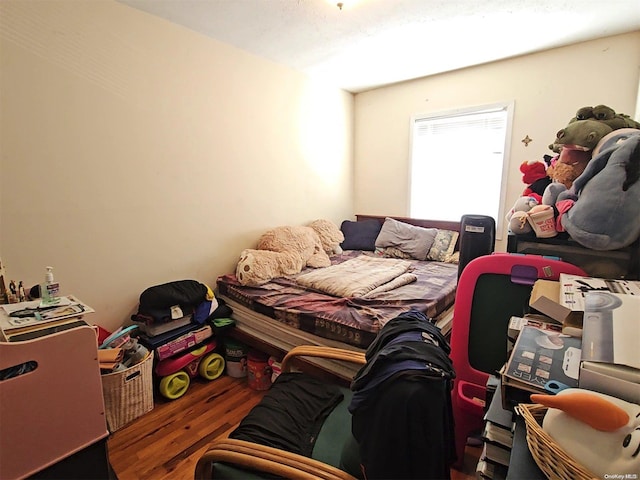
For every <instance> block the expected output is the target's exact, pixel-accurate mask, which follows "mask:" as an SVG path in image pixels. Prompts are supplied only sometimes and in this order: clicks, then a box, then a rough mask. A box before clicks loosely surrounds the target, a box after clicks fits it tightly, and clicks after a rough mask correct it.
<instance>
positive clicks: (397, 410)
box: [349, 310, 456, 480]
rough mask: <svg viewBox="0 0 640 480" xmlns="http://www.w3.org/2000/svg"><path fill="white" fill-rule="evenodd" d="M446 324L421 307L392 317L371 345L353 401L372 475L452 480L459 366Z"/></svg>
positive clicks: (364, 461) (354, 429)
mask: <svg viewBox="0 0 640 480" xmlns="http://www.w3.org/2000/svg"><path fill="white" fill-rule="evenodd" d="M449 353H450V347H449V344H448V342H447V340H446V338H445V337H444V336H443V335H442V333H441V332H440V330H439V329H438V328H437V327H436V326H435V325H433V324H432V323H431V322H429V319H428V318H427V317H426V316H425V315H424V314H423V313H421V312H419V311H417V310H411V311H409V312H407V313H404V314H401V315H400V316H398V317H396V318H394V319H393V320H390V321H389V322H388V323H387V324H386V325H385V326H384V327H383V328H382V330H381V331H380V333H379V334H378V336H377V337H376V339H375V340H374V342H373V343H372V344H371V345H370V346H369V348H368V349H367V352H366V358H367V363H366V365H364V366H363V367H362V368H361V369H360V371H359V372H358V373H357V374H356V376H355V378H354V380H353V382H352V384H351V389H352V390H353V392H354V395H353V399H352V402H351V404H350V405H349V411H350V412H351V413H352V432H353V435H354V437H355V439H356V440H357V442H358V444H359V450H360V457H361V462H362V468H363V471H364V473H365V476H366V478H367V479H368V480H372V479H389V478H393V479H401V478H402V479H404V478H420V479H428V478H433V479H448V478H450V473H449V469H450V467H451V465H452V464H453V462H454V461H455V459H456V457H455V443H454V428H453V413H452V407H451V389H452V386H453V379H454V378H455V372H454V369H453V364H452V362H451V359H450V358H449Z"/></svg>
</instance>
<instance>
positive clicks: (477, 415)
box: [451, 253, 586, 465]
mask: <svg viewBox="0 0 640 480" xmlns="http://www.w3.org/2000/svg"><path fill="white" fill-rule="evenodd" d="M560 273H566V274H572V275H585V276H586V273H585V272H584V271H583V270H582V269H580V268H578V267H576V266H575V265H571V264H570V263H566V262H563V261H561V260H559V259H555V258H550V257H543V256H540V255H519V254H510V253H494V254H492V255H485V256H481V257H478V258H475V259H474V260H472V261H471V262H469V263H468V264H467V265H466V266H465V268H464V270H463V271H462V274H461V276H460V279H459V281H458V289H457V293H456V301H455V307H454V313H453V325H452V328H451V359H452V360H453V366H454V368H455V370H456V379H455V381H454V385H453V391H452V404H453V416H454V420H455V435H456V454H457V457H458V459H457V465H460V464H462V461H463V460H464V448H465V445H466V443H467V438H468V437H469V436H470V435H472V434H474V433H476V432H479V431H480V430H481V429H482V426H483V417H484V403H485V401H486V384H487V380H488V379H489V375H490V374H493V373H496V372H497V371H498V370H499V369H500V368H501V367H502V365H503V364H504V363H505V362H506V360H507V328H508V324H509V319H510V318H511V316H522V315H524V314H525V313H528V305H529V297H530V295H531V288H532V286H533V283H534V282H535V281H536V280H537V279H545V280H558V278H559V275H560Z"/></svg>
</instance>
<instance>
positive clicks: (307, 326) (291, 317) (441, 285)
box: [217, 250, 458, 348]
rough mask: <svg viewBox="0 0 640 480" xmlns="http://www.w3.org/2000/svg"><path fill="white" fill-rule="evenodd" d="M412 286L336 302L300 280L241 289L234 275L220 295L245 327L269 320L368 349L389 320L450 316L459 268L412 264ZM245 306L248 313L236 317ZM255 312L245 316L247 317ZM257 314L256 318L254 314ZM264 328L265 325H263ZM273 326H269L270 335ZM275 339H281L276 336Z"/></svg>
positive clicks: (223, 281)
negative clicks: (412, 314)
mask: <svg viewBox="0 0 640 480" xmlns="http://www.w3.org/2000/svg"><path fill="white" fill-rule="evenodd" d="M359 255H365V253H363V252H360V251H356V250H351V251H346V252H344V253H343V254H341V255H336V256H334V257H332V264H333V265H337V264H339V263H342V262H345V261H347V260H350V259H354V258H356V257H358V256H359ZM410 262H411V266H410V269H409V271H410V272H411V274H413V275H415V276H416V280H415V281H414V282H411V283H408V284H406V285H402V286H399V287H398V288H394V289H392V290H389V291H383V292H381V293H379V294H377V295H375V296H374V297H373V298H370V297H366V298H363V297H349V298H345V297H336V296H332V295H329V294H326V293H323V292H320V291H315V290H311V289H307V288H303V287H302V286H300V285H299V284H298V283H297V282H296V278H297V277H298V276H300V275H304V274H306V273H309V272H311V271H313V270H312V269H305V270H303V271H302V272H301V273H300V274H298V275H293V276H289V277H281V278H277V279H274V280H272V281H271V282H268V283H266V284H264V285H261V286H259V287H249V286H243V285H241V284H240V283H239V282H238V281H237V279H236V277H235V275H234V274H228V275H223V276H221V277H219V278H218V279H217V295H218V296H219V297H220V298H221V299H223V300H226V301H228V302H229V303H230V306H231V308H232V309H234V306H235V307H236V308H235V309H234V313H235V315H234V318H235V319H236V322H237V325H238V327H240V328H242V326H243V322H244V321H245V320H244V319H247V318H248V317H251V322H252V323H253V324H256V322H260V320H259V318H260V317H262V318H265V319H270V320H272V321H275V322H278V324H280V325H283V326H286V327H287V328H286V329H287V330H298V331H300V332H305V333H307V334H311V335H313V336H315V337H318V338H321V339H327V340H330V341H335V342H340V343H344V344H347V345H351V346H354V347H358V348H366V347H367V346H368V345H369V344H370V343H371V342H372V341H373V339H374V338H375V336H376V335H377V333H378V331H379V330H380V329H381V328H382V327H383V326H384V325H385V323H386V322H388V321H389V320H391V319H393V318H395V317H397V316H398V315H400V314H401V313H403V312H406V311H408V310H410V309H417V310H419V311H421V312H424V313H425V314H426V315H427V316H428V317H429V318H430V319H432V321H433V322H434V323H436V320H437V319H438V318H439V317H440V316H441V315H442V314H444V313H445V312H448V311H449V310H450V308H451V306H452V305H453V303H454V300H455V292H456V284H457V275H458V267H457V265H455V264H450V263H444V262H435V261H419V260H411V261H410ZM239 306H242V307H243V308H242V310H243V312H244V313H241V312H236V310H238V307H239ZM248 311H250V312H252V314H251V315H247V312H248ZM254 314H255V315H254ZM263 328H265V326H263ZM269 328H270V327H266V330H269ZM276 337H278V338H279V337H281V334H277V335H276Z"/></svg>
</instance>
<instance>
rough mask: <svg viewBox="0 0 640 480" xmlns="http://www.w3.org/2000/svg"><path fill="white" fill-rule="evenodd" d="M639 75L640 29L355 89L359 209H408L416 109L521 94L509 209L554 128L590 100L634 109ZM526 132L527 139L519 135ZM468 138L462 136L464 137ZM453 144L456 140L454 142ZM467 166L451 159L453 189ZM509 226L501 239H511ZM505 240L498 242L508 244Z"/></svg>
mask: <svg viewBox="0 0 640 480" xmlns="http://www.w3.org/2000/svg"><path fill="white" fill-rule="evenodd" d="M639 80H640V32H634V33H630V34H626V35H619V36H614V37H609V38H605V39H600V40H596V41H591V42H585V43H581V44H578V45H574V46H569V47H564V48H558V49H554V50H550V51H547V52H543V53H537V54H532V55H527V56H523V57H518V58H513V59H509V60H506V61H501V62H495V63H491V64H487V65H483V66H479V67H474V68H467V69H463V70H459V71H455V72H451V73H446V74H443V75H436V76H432V77H426V78H422V79H418V80H414V81H410V82H405V83H402V84H398V85H394V86H389V87H385V88H380V89H377V90H372V91H369V92H365V93H362V94H358V95H356V107H355V108H356V110H355V111H356V116H355V210H356V212H358V213H365V214H366V213H370V214H376V215H381V214H383V215H401V216H408V212H409V205H408V192H407V186H408V175H409V173H408V172H409V138H410V137H409V124H410V119H411V117H412V116H413V115H416V114H421V113H433V112H440V111H446V110H452V109H456V108H464V107H469V106H474V105H485V104H491V103H496V102H502V101H511V100H515V112H514V124H513V134H512V138H511V157H510V158H509V166H508V168H509V174H508V187H507V195H506V205H505V207H506V209H507V210H508V209H509V208H511V206H512V205H513V203H514V202H515V200H516V199H517V198H518V197H519V196H520V194H521V193H522V191H523V190H524V188H525V185H524V184H523V183H522V176H521V173H520V171H519V166H520V164H521V163H522V162H524V161H526V160H542V158H543V155H545V154H551V153H552V152H551V151H550V150H549V149H548V145H549V144H550V143H551V142H552V141H553V139H554V138H555V135H556V132H557V131H558V130H560V129H561V128H563V127H564V126H565V125H566V124H567V122H568V120H569V119H570V118H571V117H573V116H574V114H575V112H576V110H577V109H578V108H580V107H582V106H586V105H598V104H605V105H609V106H611V107H612V108H614V109H616V111H618V112H621V113H625V114H628V115H631V116H633V114H634V112H635V109H636V98H637V95H638V82H639ZM526 135H528V136H529V137H530V138H532V139H533V142H532V143H530V144H529V146H528V147H527V146H525V144H524V143H522V142H521V140H522V139H523V138H524V137H525V136H526ZM461 141H462V139H461ZM452 148H455V146H452ZM463 174H464V172H459V171H457V170H456V168H455V166H453V165H452V169H451V176H450V177H449V178H445V179H443V181H445V182H448V183H449V184H450V185H451V194H452V195H464V196H467V197H468V198H469V210H470V211H469V213H476V212H474V211H473V197H474V196H476V195H482V185H481V184H479V185H478V189H477V190H476V191H474V192H461V191H458V190H457V189H456V177H457V176H458V175H463ZM506 227H507V226H506V225H505V230H504V231H503V232H502V233H503V238H506ZM505 247H506V244H505V241H504V240H502V241H501V242H499V243H498V245H497V250H502V251H504V249H505Z"/></svg>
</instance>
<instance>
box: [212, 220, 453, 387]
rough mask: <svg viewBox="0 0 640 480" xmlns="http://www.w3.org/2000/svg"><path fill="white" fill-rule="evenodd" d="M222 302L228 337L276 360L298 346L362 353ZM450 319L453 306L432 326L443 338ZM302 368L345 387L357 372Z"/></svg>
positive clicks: (434, 224)
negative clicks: (227, 318) (228, 314)
mask: <svg viewBox="0 0 640 480" xmlns="http://www.w3.org/2000/svg"><path fill="white" fill-rule="evenodd" d="M388 216H389V217H391V218H393V219H395V220H398V221H400V222H404V223H409V224H411V225H415V226H418V227H424V228H438V229H443V230H454V231H457V232H460V222H449V221H442V220H422V219H417V218H407V217H395V216H391V215H388ZM385 218H387V216H376V215H362V214H357V215H356V220H357V221H364V220H372V219H374V220H378V221H379V222H380V224H383V223H384V220H385ZM458 242H459V239H458ZM458 248H459V245H456V250H458ZM223 300H224V301H225V302H226V303H227V304H228V305H229V306H230V307H231V309H232V310H233V314H232V315H231V317H232V318H233V319H234V320H236V327H235V328H233V329H232V330H231V331H230V332H229V335H230V336H231V337H232V338H234V339H236V340H238V341H240V342H242V343H244V344H246V345H248V346H249V347H252V348H255V349H258V350H260V351H262V352H265V353H267V354H269V355H272V356H274V357H276V358H282V357H283V356H284V355H285V354H286V353H287V352H288V351H289V350H291V349H292V348H294V347H296V346H299V345H316V346H329V347H335V348H341V349H346V350H352V351H356V352H364V349H361V348H358V347H355V346H353V345H348V344H345V343H342V342H338V341H335V340H330V339H326V338H323V337H319V336H317V335H313V334H311V333H307V332H304V331H300V330H295V329H292V328H290V327H287V325H285V324H283V323H281V322H279V321H277V320H273V319H271V318H269V317H267V316H265V315H261V314H259V313H256V312H254V311H252V310H251V309H249V308H247V307H245V306H243V305H241V304H239V303H237V302H235V301H233V300H230V299H228V298H223ZM452 320H453V305H452V306H451V307H449V308H448V309H447V310H446V311H445V312H443V313H442V314H441V315H439V316H438V318H437V320H436V325H437V326H438V327H439V328H440V329H441V331H442V332H443V333H444V334H445V335H448V333H449V332H450V331H451V323H452ZM305 368H306V369H307V370H308V371H310V372H312V373H313V374H314V375H317V376H321V377H322V376H325V377H327V376H328V377H332V379H333V380H335V378H336V377H337V378H338V381H340V380H342V381H343V383H345V384H347V383H348V382H349V381H350V380H351V379H352V378H353V376H354V374H355V373H356V371H357V369H356V368H355V367H354V366H353V364H350V363H348V362H340V361H338V360H327V359H313V360H311V359H309V361H308V364H306V365H305Z"/></svg>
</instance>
